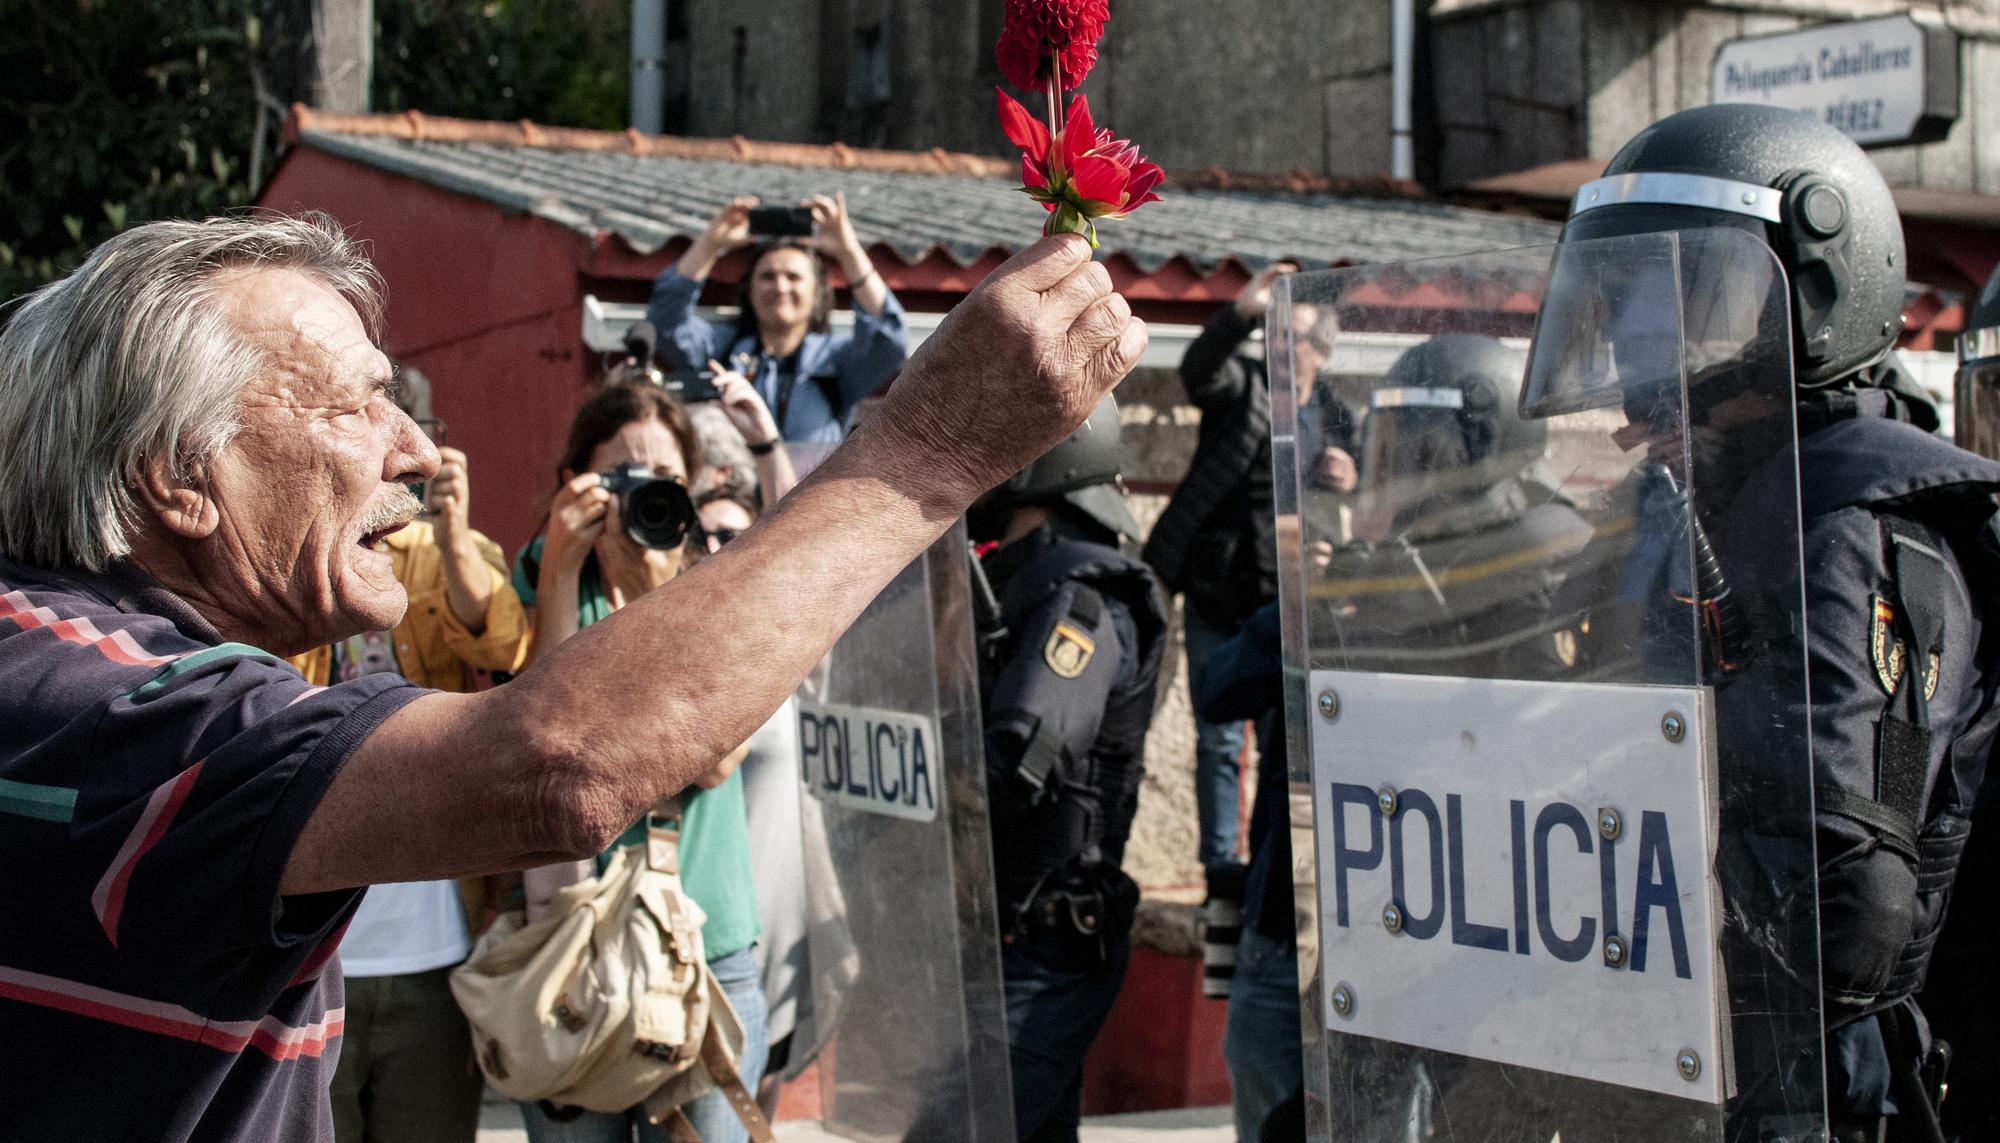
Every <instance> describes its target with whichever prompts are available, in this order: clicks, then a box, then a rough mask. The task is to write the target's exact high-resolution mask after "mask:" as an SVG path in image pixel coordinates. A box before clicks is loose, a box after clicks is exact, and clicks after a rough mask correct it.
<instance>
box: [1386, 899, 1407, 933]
mask: <svg viewBox="0 0 2000 1143" xmlns="http://www.w3.org/2000/svg"><path fill="white" fill-rule="evenodd" d="M1382 927H1383V928H1385V929H1387V930H1389V931H1390V932H1392V933H1400V932H1402V931H1403V910H1402V909H1400V908H1398V907H1397V905H1396V903H1395V902H1394V901H1391V902H1389V903H1388V904H1387V905H1384V906H1382Z"/></svg>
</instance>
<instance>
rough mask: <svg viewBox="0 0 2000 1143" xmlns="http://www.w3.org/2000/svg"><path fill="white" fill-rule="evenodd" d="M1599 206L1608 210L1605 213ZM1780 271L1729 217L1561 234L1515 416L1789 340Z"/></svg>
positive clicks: (1670, 379) (1605, 396)
mask: <svg viewBox="0 0 2000 1143" xmlns="http://www.w3.org/2000/svg"><path fill="white" fill-rule="evenodd" d="M1606 213H1609V212H1606ZM1789 338H1790V326H1789V319H1788V316H1787V308H1786V301H1785V290H1784V275H1783V272H1782V270H1780V268H1779V266H1778V263H1777V260H1776V259H1775V258H1774V257H1773V256H1772V254H1771V250H1770V248H1769V247H1768V246H1766V245H1765V244H1764V243H1763V242H1762V241H1761V239H1759V238H1758V237H1755V236H1753V235H1751V234H1749V233H1747V232H1745V231H1744V230H1742V229H1738V228H1736V227H1719V228H1713V229H1705V230H1691V231H1677V232H1668V233H1653V234H1635V235H1627V236H1622V237H1614V238H1599V239H1587V240H1583V241H1564V242H1563V243H1562V244H1561V245H1559V246H1557V247H1556V252H1555V256H1554V258H1553V260H1552V263H1551V265H1550V269H1549V276H1548V284H1547V286H1546V289H1545V292H1544V294H1543V298H1542V305H1541V310H1540V313H1539V314H1538V315H1537V318H1536V322H1535V334H1534V339H1533V343H1532V344H1531V346H1530V348H1529V359H1528V373H1527V382H1526V384H1525V385H1524V386H1523V389H1522V394H1521V411H1522V414H1523V415H1524V416H1529V417H1548V416H1555V415H1558V414H1562V413H1570V412H1576V411H1579V410H1582V409H1590V408H1597V407H1602V406H1609V405H1615V404H1618V403H1619V402H1620V401H1621V400H1623V401H1625V402H1626V403H1627V404H1628V405H1629V404H1630V403H1631V399H1632V396H1633V394H1634V393H1664V392H1669V391H1678V390H1679V389H1680V387H1681V379H1682V378H1683V377H1693V376H1698V375H1701V374H1706V373H1713V372H1714V371H1716V370H1717V369H1718V368H1720V367H1722V366H1726V365H1728V364H1730V363H1731V362H1735V361H1739V360H1745V359H1749V358H1754V357H1759V356H1763V355H1766V352H1767V349H1768V348H1769V347H1770V346H1773V345H1775V346H1777V347H1784V346H1787V345H1789Z"/></svg>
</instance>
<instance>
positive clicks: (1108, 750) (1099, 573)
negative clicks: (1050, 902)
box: [981, 521, 1167, 905]
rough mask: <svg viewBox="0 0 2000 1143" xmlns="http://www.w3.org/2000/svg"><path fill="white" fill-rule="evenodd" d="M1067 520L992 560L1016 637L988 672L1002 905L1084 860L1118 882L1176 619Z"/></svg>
mask: <svg viewBox="0 0 2000 1143" xmlns="http://www.w3.org/2000/svg"><path fill="white" fill-rule="evenodd" d="M1081 535H1082V533H1081V530H1080V529H1072V528H1071V527H1070V526H1069V525H1067V524H1065V523H1063V522H1061V521H1056V522H1052V523H1050V524H1048V525H1044V526H1043V527H1041V528H1039V529H1037V530H1036V531H1035V532H1033V533H1030V534H1029V535H1027V536H1025V537H1023V538H1021V539H1019V540H1016V541H1014V542H1013V543H1011V544H1009V545H1007V546H1006V547H1004V548H1001V549H1000V550H998V551H996V552H994V553H993V554H992V555H990V556H988V557H987V558H986V560H985V567H986V570H987V573H988V575H989V577H990V578H991V579H992V581H993V584H994V589H995V591H996V592H997V593H998V595H999V598H1000V605H1001V612H1002V617H1003V620H1004V622H1005V623H1006V626H1007V629H1008V631H1009V638H1008V640H1007V643H1006V645H1005V647H1004V648H1003V649H1002V650H1001V652H1000V654H999V655H997V656H995V657H994V658H993V659H991V660H989V662H988V663H987V665H986V668H985V670H984V672H983V674H984V677H983V678H982V686H981V694H982V703H983V706H984V709H985V715H986V720H985V726H986V765H987V787H988V791H989V798H990V801H991V805H992V816H993V834H994V839H995V840H994V866H995V873H996V875H997V877H998V880H999V888H1000V895H1001V900H1002V902H1003V904H1014V905H1019V904H1020V903H1022V902H1024V901H1025V900H1026V899H1027V898H1028V897H1029V896H1031V895H1032V894H1033V892H1034V890H1035V888H1036V887H1037V886H1038V885H1040V884H1043V883H1044V882H1045V880H1046V879H1047V878H1048V877H1049V875H1050V874H1051V873H1053V872H1055V871H1057V870H1060V869H1063V868H1064V867H1066V866H1070V865H1072V863H1079V862H1080V863H1083V864H1087V865H1091V866H1095V867H1099V868H1103V869H1107V870H1109V871H1112V872H1115V871H1116V870H1117V868H1118V865H1119V863H1120V862H1121V861H1122V860H1123V857H1124V851H1125V840H1126V837H1127V835H1128V834H1129V833H1130V832H1131V828H1132V817H1133V814H1134V813H1135V812H1136V810H1137V808H1138V801H1139V782H1140V779H1141V778H1142V777H1143V775H1144V770H1145V766H1144V749H1145V738H1146V728H1147V727H1148V725H1150V724H1151V722H1152V716H1153V694H1154V689H1155V684H1156V683H1157V681H1158V679H1159V672H1160V661H1161V657H1162V651H1163V649H1164V646H1165V635H1166V626H1167V618H1166V608H1165V605H1164V603H1163V602H1162V599H1161V595H1160V589H1159V586H1158V583H1157V581H1156V580H1155V579H1154V577H1153V575H1152V573H1151V571H1150V570H1148V569H1147V567H1146V566H1145V565H1144V564H1142V563H1140V562H1138V561H1137V560H1134V559H1132V558H1130V557H1128V556H1125V555H1123V554H1121V553H1120V552H1118V551H1117V550H1116V549H1113V548H1111V547H1108V546H1106V545H1104V544H1101V543H1096V542H1093V541H1091V540H1086V539H1082V538H1080V537H1081Z"/></svg>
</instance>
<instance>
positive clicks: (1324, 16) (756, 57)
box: [686, 0, 1389, 175]
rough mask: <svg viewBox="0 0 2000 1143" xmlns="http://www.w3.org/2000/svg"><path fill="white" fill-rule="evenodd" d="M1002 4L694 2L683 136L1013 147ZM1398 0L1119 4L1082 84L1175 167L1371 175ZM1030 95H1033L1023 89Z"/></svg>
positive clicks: (1385, 117) (1124, 128)
mask: <svg viewBox="0 0 2000 1143" xmlns="http://www.w3.org/2000/svg"><path fill="white" fill-rule="evenodd" d="M1001 9H1002V0H925V2H922V3H918V2H916V0H768V2H766V3H763V4H760V5H758V6H757V7H756V9H755V12H754V19H753V18H752V14H751V10H750V9H745V8H743V7H741V6H740V5H735V4H729V3H724V2H723V0H690V8H689V11H688V21H689V25H688V39H687V45H688V51H689V55H690V61H691V62H690V66H689V68H688V71H687V75H688V81H687V84H688V90H687V93H686V98H687V107H688V114H687V120H686V130H687V131H688V133H690V134H694V135H735V134H741V135H744V136H747V137H750V138H757V139H772V140H782V141H800V142H833V141H836V140H838V141H841V142H846V143H849V144H852V145H857V146H880V147H893V148H899V149H906V150H923V149H927V148H930V147H942V148H945V149H947V150H960V151H971V152H975V153H982V154H1002V153H1005V151H1006V150H1007V143H1006V141H1005V139H1004V138H1003V137H1002V136H1001V134H1000V130H999V127H998V125H997V123H996V122H995V120H994V116H993V110H992V107H993V99H992V90H993V87H994V85H995V84H997V83H999V82H1000V77H999V73H998V71H997V69H996V68H995V67H994V65H993V58H992V56H993V44H994V42H995V40H996V39H997V38H998V35H999V29H1000V18H1001ZM1388 10H1389V0H1351V2H1344V3H1339V4H1330V3H1325V2H1323V0H1244V2H1242V3H1238V4H1235V5H1231V6H1229V7H1227V8H1218V7H1217V6H1216V5H1215V4H1214V3H1212V0H1148V2H1147V3H1145V4H1134V3H1121V4H1118V5H1115V6H1114V8H1113V18H1112V22H1111V30H1110V32H1109V34H1108V35H1107V36H1106V38H1105V40H1104V42H1103V46H1102V53H1103V54H1102V57H1101V59H1100V61H1099V63H1098V66H1097V69H1096V70H1095V71H1094V72H1093V73H1092V74H1091V77H1090V79H1089V81H1088V82H1087V83H1086V85H1085V87H1084V94H1085V95H1087V96H1089V98H1090V100H1091V106H1092V109H1093V110H1094V112H1095V113H1096V115H1097V118H1098V120H1099V122H1100V124H1103V125H1108V126H1111V127H1113V128H1115V129H1116V130H1117V131H1118V133H1119V134H1120V135H1123V136H1126V137H1129V138H1133V139H1136V140H1138V141H1139V142H1140V143H1141V145H1142V146H1143V147H1144V148H1145V150H1146V152H1147V154H1148V156H1149V157H1151V158H1153V159H1155V160H1157V161H1158V162H1160V163H1162V164H1163V165H1165V166H1167V167H1169V168H1176V169H1186V168H1198V167H1207V166H1221V167H1224V168H1228V169H1231V170H1239V171H1289V170H1300V169H1302V170H1306V171H1311V172H1316V173H1330V174H1348V175H1373V174H1378V173H1381V172H1383V171H1386V170H1387V169H1388V165H1389V74H1388V68H1389V28H1388ZM1013 94H1015V95H1016V96H1020V95H1021V94H1022V93H1020V92H1015V93H1013Z"/></svg>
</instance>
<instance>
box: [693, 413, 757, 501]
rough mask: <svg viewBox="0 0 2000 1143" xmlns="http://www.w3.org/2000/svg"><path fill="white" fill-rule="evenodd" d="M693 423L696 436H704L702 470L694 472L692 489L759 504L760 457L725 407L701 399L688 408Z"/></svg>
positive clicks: (709, 494) (702, 440)
mask: <svg viewBox="0 0 2000 1143" xmlns="http://www.w3.org/2000/svg"><path fill="white" fill-rule="evenodd" d="M687 411H688V419H689V420H691V421H693V422H694V433H695V436H697V437H699V438H700V439H701V457H702V467H701V471H700V472H697V473H695V475H694V487H693V489H692V490H691V491H692V492H693V494H694V495H695V496H696V497H697V498H699V497H703V496H731V497H734V498H736V499H738V500H743V501H747V502H748V503H751V504H755V503H757V458H756V457H754V456H752V455H750V445H749V443H748V442H747V441H745V440H744V439H743V433H742V431H741V430H739V429H738V428H737V427H736V423H735V422H734V421H731V420H730V419H729V414H728V413H725V412H723V411H722V406H720V405H717V404H715V403H713V402H710V401H702V402H699V403H696V404H693V405H689V406H688V407H687Z"/></svg>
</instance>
